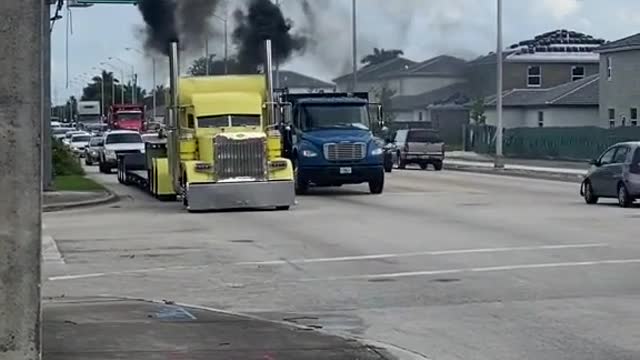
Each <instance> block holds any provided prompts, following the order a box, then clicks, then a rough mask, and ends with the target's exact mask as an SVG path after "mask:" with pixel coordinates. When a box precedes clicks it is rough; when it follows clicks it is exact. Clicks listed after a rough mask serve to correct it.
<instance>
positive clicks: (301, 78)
mask: <svg viewBox="0 0 640 360" xmlns="http://www.w3.org/2000/svg"><path fill="white" fill-rule="evenodd" d="M274 82H275V84H274V85H275V87H276V88H287V89H288V90H289V92H290V93H310V92H334V91H335V90H336V85H335V84H332V83H329V82H326V81H322V80H320V79H316V78H313V77H310V76H307V75H303V74H300V73H297V72H295V71H289V70H280V71H278V76H277V77H276V78H275V79H274Z"/></svg>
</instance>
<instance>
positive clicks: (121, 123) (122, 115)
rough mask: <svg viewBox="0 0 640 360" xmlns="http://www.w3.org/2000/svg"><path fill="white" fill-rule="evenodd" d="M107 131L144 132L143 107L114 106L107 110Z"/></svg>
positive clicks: (131, 105)
mask: <svg viewBox="0 0 640 360" xmlns="http://www.w3.org/2000/svg"><path fill="white" fill-rule="evenodd" d="M107 121H108V124H109V129H111V130H134V131H138V132H142V131H144V130H145V127H146V126H145V125H146V124H145V120H144V105H135V104H114V105H111V108H110V109H109V117H108V120H107Z"/></svg>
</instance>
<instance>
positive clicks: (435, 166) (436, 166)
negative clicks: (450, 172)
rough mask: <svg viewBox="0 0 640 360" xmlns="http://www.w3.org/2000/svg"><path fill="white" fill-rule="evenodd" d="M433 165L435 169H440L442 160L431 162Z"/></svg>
mask: <svg viewBox="0 0 640 360" xmlns="http://www.w3.org/2000/svg"><path fill="white" fill-rule="evenodd" d="M433 167H434V168H435V169H436V171H440V170H442V161H436V162H434V163H433Z"/></svg>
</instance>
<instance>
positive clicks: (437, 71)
mask: <svg viewBox="0 0 640 360" xmlns="http://www.w3.org/2000/svg"><path fill="white" fill-rule="evenodd" d="M466 65H467V62H466V61H465V60H463V59H459V58H456V57H453V56H448V55H441V56H436V57H434V58H431V59H429V60H426V61H423V62H421V63H418V64H415V65H412V66H408V67H405V68H402V69H400V70H396V71H390V72H387V73H385V74H382V75H381V76H380V82H381V83H382V84H383V85H384V86H386V87H387V88H389V89H391V90H392V91H394V92H395V95H396V96H413V95H420V94H425V93H428V92H431V91H434V90H437V89H441V88H445V87H447V86H450V85H453V84H458V83H464V82H466V81H467V79H466V78H465V68H466Z"/></svg>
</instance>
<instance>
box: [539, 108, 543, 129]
mask: <svg viewBox="0 0 640 360" xmlns="http://www.w3.org/2000/svg"><path fill="white" fill-rule="evenodd" d="M538 127H544V112H543V111H538Z"/></svg>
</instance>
